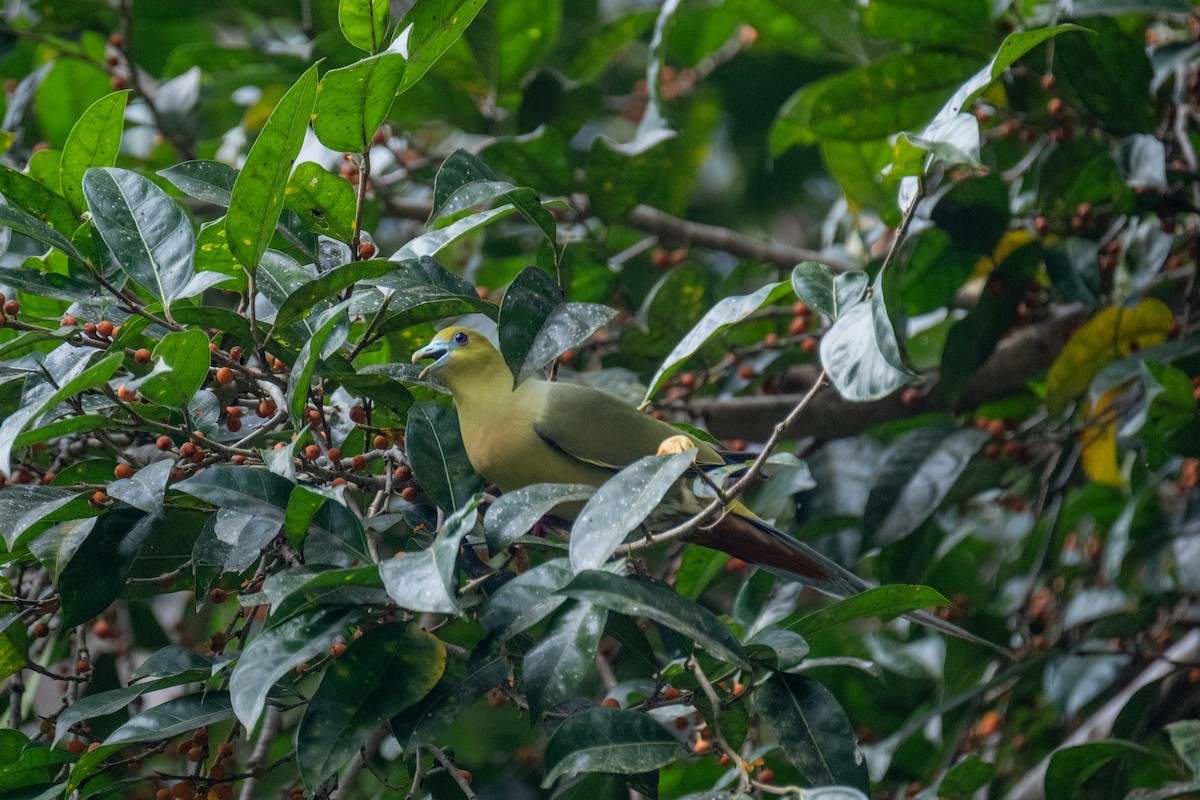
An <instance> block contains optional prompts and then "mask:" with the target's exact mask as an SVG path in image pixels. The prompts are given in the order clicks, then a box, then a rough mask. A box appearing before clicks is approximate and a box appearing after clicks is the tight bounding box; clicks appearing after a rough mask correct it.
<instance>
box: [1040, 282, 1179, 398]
mask: <svg viewBox="0 0 1200 800" xmlns="http://www.w3.org/2000/svg"><path fill="white" fill-rule="evenodd" d="M1174 325H1175V320H1174V319H1172V317H1171V310H1170V309H1169V308H1167V307H1166V305H1164V304H1163V303H1162V302H1161V301H1159V300H1154V299H1148V300H1143V301H1141V302H1140V303H1138V304H1137V306H1136V307H1135V308H1122V307H1115V306H1114V307H1110V308H1106V309H1104V310H1103V311H1101V312H1100V313H1099V314H1097V315H1096V316H1094V317H1092V318H1091V319H1090V320H1088V321H1087V322H1086V323H1084V325H1083V327H1081V328H1080V329H1079V330H1077V331H1075V333H1074V334H1073V335H1072V336H1071V339H1070V341H1068V342H1067V346H1066V347H1064V348H1063V350H1062V352H1061V353H1059V355H1058V358H1057V359H1056V360H1055V362H1054V366H1052V367H1050V375H1049V377H1048V378H1047V379H1046V402H1047V403H1048V404H1049V406H1050V409H1051V411H1055V412H1057V411H1061V410H1062V408H1063V407H1064V406H1065V405H1066V404H1067V403H1068V402H1070V401H1071V400H1074V399H1075V398H1076V397H1079V395H1081V394H1083V393H1084V392H1085V391H1087V388H1088V386H1089V385H1090V384H1091V382H1092V379H1093V378H1095V377H1096V375H1097V373H1099V372H1100V370H1102V369H1104V368H1105V367H1106V366H1108V365H1109V364H1110V363H1112V362H1113V361H1116V360H1117V359H1119V358H1124V357H1125V356H1127V355H1129V354H1130V353H1133V352H1136V351H1138V350H1141V349H1142V348H1144V347H1150V346H1152V345H1156V344H1159V343H1160V342H1162V341H1163V340H1165V339H1166V338H1167V335H1168V334H1169V333H1170V332H1171V328H1172V327H1174Z"/></svg>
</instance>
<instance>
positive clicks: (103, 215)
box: [83, 168, 196, 309]
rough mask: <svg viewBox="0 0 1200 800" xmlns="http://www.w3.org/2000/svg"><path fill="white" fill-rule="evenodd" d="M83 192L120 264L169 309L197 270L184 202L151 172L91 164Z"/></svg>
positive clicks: (93, 215)
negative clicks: (156, 181)
mask: <svg viewBox="0 0 1200 800" xmlns="http://www.w3.org/2000/svg"><path fill="white" fill-rule="evenodd" d="M83 194H84V196H85V197H86V198H87V203H88V209H89V210H90V211H91V212H92V222H93V224H95V226H96V230H97V231H98V232H99V233H100V238H102V239H103V240H104V244H105V246H107V247H108V249H109V250H110V251H111V252H112V256H113V260H114V261H115V262H116V265H117V267H118V268H119V269H120V271H121V272H122V273H123V274H124V275H125V276H126V277H127V278H128V279H129V280H131V281H133V282H134V283H136V284H137V285H138V286H140V287H141V288H143V289H145V290H146V291H147V292H149V293H150V294H151V295H152V296H153V297H154V298H155V299H156V300H158V301H159V302H161V303H162V304H163V306H164V307H166V308H168V309H169V307H170V305H171V302H172V301H173V300H175V299H177V298H179V297H181V296H183V295H184V293H185V289H186V288H187V285H188V283H189V281H191V280H192V278H193V276H194V275H195V269H194V266H193V263H192V259H193V257H194V251H195V247H196V237H195V235H194V234H193V233H192V223H191V220H189V219H188V216H187V214H186V213H185V212H184V210H183V208H182V207H181V206H180V205H179V204H178V203H176V202H175V201H174V200H172V199H171V198H170V197H169V196H168V195H167V193H166V192H164V191H163V190H162V189H160V188H158V186H156V185H155V184H154V182H153V181H151V180H150V179H149V178H145V177H143V176H141V175H139V174H137V173H136V172H130V171H128V170H123V169H114V168H102V169H91V170H88V172H87V174H86V175H84V176H83Z"/></svg>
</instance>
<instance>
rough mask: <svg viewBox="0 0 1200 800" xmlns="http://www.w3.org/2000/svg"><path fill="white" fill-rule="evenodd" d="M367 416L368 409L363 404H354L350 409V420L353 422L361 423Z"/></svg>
mask: <svg viewBox="0 0 1200 800" xmlns="http://www.w3.org/2000/svg"><path fill="white" fill-rule="evenodd" d="M366 418H367V410H366V409H365V408H363V407H362V406H353V407H351V409H350V420H351V421H352V422H356V423H361V422H363V420H365V419H366Z"/></svg>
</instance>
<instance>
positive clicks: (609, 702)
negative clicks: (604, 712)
mask: <svg viewBox="0 0 1200 800" xmlns="http://www.w3.org/2000/svg"><path fill="white" fill-rule="evenodd" d="M600 705H602V706H604V707H605V708H620V707H621V701H619V700H617V698H615V697H606V698H604V702H602V703H601V704H600Z"/></svg>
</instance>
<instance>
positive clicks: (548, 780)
mask: <svg viewBox="0 0 1200 800" xmlns="http://www.w3.org/2000/svg"><path fill="white" fill-rule="evenodd" d="M682 755H683V746H682V745H681V744H680V743H679V742H678V741H676V739H675V737H674V736H672V735H671V734H670V733H669V732H668V731H667V729H666V728H664V727H663V726H662V725H660V724H659V723H657V722H655V721H654V720H653V719H651V718H650V717H649V716H647V715H646V714H642V713H639V712H636V711H624V710H622V709H618V708H604V707H596V708H589V709H588V710H586V711H582V712H580V713H578V714H572V715H571V716H570V717H567V719H566V720H564V721H563V723H562V724H561V725H559V726H558V728H557V729H556V730H555V731H554V735H553V736H551V737H550V741H549V742H547V744H546V772H545V776H544V777H543V778H542V786H543V787H547V786H549V785H550V784H552V783H554V781H555V780H557V779H558V778H559V776H561V775H566V774H570V773H576V772H610V773H617V774H621V775H634V774H637V773H640V772H646V771H647V770H652V769H658V768H659V767H662V766H665V765H666V764H669V763H671V762H672V761H673V760H675V759H676V758H679V757H680V756H682Z"/></svg>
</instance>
